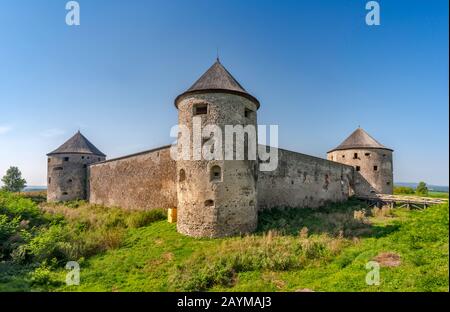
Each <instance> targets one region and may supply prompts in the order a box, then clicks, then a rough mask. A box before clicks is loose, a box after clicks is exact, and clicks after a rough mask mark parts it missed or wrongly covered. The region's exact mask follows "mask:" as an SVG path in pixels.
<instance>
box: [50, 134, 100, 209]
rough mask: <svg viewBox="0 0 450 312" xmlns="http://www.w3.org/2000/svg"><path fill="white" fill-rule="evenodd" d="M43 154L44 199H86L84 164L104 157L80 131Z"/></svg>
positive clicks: (85, 170)
mask: <svg viewBox="0 0 450 312" xmlns="http://www.w3.org/2000/svg"><path fill="white" fill-rule="evenodd" d="M47 156H48V166H47V200H48V201H67V200H76V199H87V194H88V181H87V180H88V166H89V165H90V164H92V163H95V162H99V161H103V160H105V158H106V155H105V154H103V153H102V152H100V151H99V150H98V149H97V148H96V147H95V146H94V145H93V144H92V143H91V142H89V140H88V139H86V138H85V137H84V136H83V135H82V134H81V133H80V131H78V132H77V133H76V134H75V135H74V136H73V137H71V138H70V139H69V140H68V141H67V142H66V143H64V144H63V145H61V146H60V147H58V148H57V149H56V150H54V151H53V152H51V153H49V154H47Z"/></svg>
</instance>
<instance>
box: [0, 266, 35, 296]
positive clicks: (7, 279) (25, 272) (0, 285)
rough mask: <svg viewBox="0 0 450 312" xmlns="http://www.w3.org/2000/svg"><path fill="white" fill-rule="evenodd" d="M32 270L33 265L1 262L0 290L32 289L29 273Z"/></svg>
mask: <svg viewBox="0 0 450 312" xmlns="http://www.w3.org/2000/svg"><path fill="white" fill-rule="evenodd" d="M32 271H33V268H32V267H31V266H21V265H17V264H14V263H12V262H9V261H5V262H0V292H16V291H31V290H32V289H31V283H30V279H29V274H30V273H31V272H32Z"/></svg>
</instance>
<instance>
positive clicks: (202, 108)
mask: <svg viewBox="0 0 450 312" xmlns="http://www.w3.org/2000/svg"><path fill="white" fill-rule="evenodd" d="M207 113H208V105H206V104H197V105H195V106H194V116H197V115H206V114H207Z"/></svg>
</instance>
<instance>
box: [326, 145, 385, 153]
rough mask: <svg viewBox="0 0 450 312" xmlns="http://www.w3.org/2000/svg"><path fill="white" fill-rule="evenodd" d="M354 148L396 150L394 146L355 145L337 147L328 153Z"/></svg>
mask: <svg viewBox="0 0 450 312" xmlns="http://www.w3.org/2000/svg"><path fill="white" fill-rule="evenodd" d="M352 149H381V150H387V151H391V152H393V151H394V150H393V149H392V148H389V147H371V146H354V147H343V148H339V147H336V148H334V149H332V150H329V151H328V152H327V154H328V153H331V152H335V151H345V150H352Z"/></svg>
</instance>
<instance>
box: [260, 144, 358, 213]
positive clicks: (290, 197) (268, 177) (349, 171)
mask: <svg viewBox="0 0 450 312" xmlns="http://www.w3.org/2000/svg"><path fill="white" fill-rule="evenodd" d="M278 160H279V161H278V168H277V169H276V170H275V171H269V172H265V171H260V172H259V176H258V208H259V210H262V209H270V208H274V207H293V208H303V207H320V206H323V205H324V204H326V203H328V202H342V201H345V200H347V199H348V197H349V196H351V195H353V188H352V185H353V168H352V167H351V166H347V165H343V164H339V163H336V162H332V161H328V160H325V159H322V158H318V157H313V156H309V155H305V154H300V153H296V152H292V151H288V150H283V149H279V150H278Z"/></svg>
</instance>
